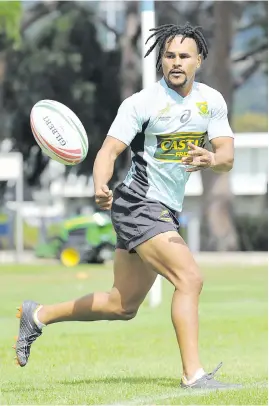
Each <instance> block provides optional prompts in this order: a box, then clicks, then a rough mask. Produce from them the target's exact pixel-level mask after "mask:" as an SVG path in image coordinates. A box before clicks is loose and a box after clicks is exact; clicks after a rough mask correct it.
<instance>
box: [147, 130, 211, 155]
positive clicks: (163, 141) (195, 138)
mask: <svg viewBox="0 0 269 406" xmlns="http://www.w3.org/2000/svg"><path fill="white" fill-rule="evenodd" d="M206 134H207V133H206V132H205V133H174V134H166V135H157V136H156V137H157V146H156V151H155V153H154V158H155V159H158V160H159V161H165V162H180V161H181V160H182V157H184V156H187V155H188V151H189V146H188V142H191V143H193V144H194V145H197V146H198V147H202V146H204V143H205V136H206Z"/></svg>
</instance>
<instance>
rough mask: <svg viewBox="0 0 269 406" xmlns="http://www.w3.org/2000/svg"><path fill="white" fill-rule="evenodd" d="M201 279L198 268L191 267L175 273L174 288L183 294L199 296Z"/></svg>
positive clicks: (201, 284) (201, 285) (201, 286)
mask: <svg viewBox="0 0 269 406" xmlns="http://www.w3.org/2000/svg"><path fill="white" fill-rule="evenodd" d="M203 283H204V281H203V277H202V275H201V273H200V270H199V269H198V267H196V266H193V267H190V268H188V269H185V270H183V271H181V272H178V273H176V277H175V283H174V285H175V288H176V289H178V290H182V291H184V292H185V293H193V294H198V295H199V294H200V292H201V290H202V288H203Z"/></svg>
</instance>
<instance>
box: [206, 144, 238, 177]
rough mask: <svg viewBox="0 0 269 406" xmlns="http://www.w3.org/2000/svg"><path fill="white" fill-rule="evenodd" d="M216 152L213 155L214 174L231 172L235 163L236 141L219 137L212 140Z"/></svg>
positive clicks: (212, 166) (212, 167)
mask: <svg viewBox="0 0 269 406" xmlns="http://www.w3.org/2000/svg"><path fill="white" fill-rule="evenodd" d="M211 145H212V147H213V151H214V152H210V154H212V155H213V156H212V161H211V165H210V167H211V169H213V171H214V172H229V171H230V170H231V169H232V167H233V163H234V139H233V138H231V137H219V138H213V139H212V140H211Z"/></svg>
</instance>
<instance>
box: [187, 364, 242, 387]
mask: <svg viewBox="0 0 269 406" xmlns="http://www.w3.org/2000/svg"><path fill="white" fill-rule="evenodd" d="M221 366H222V362H221V363H220V364H219V365H218V366H217V367H216V368H215V369H214V371H213V372H210V373H209V374H205V375H203V376H202V377H201V378H199V379H197V380H196V381H195V382H193V383H191V384H189V385H188V384H186V383H184V382H183V380H181V382H180V387H181V388H183V389H211V390H214V389H215V390H217V389H236V388H237V389H238V388H241V387H242V385H237V384H232V383H224V382H219V381H216V380H215V379H214V376H215V374H216V372H217V371H218V370H219V369H220V368H221Z"/></svg>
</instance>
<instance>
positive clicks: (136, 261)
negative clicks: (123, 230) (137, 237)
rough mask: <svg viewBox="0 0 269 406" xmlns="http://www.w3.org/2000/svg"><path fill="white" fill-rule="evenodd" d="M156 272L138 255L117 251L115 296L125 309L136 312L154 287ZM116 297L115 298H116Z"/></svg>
mask: <svg viewBox="0 0 269 406" xmlns="http://www.w3.org/2000/svg"><path fill="white" fill-rule="evenodd" d="M156 276H157V274H156V272H155V271H153V270H152V268H151V267H150V265H148V264H145V263H144V262H143V261H142V260H141V258H140V257H139V255H138V254H136V253H134V254H130V253H129V252H128V251H127V250H124V249H116V251H115V259H114V284H113V289H112V290H113V295H115V296H116V297H117V301H118V300H120V302H121V306H122V308H123V309H132V310H136V309H138V307H139V306H140V304H141V303H142V302H143V301H144V299H145V297H146V296H147V293H148V292H149V290H150V288H151V287H152V285H153V283H154V281H155V279H156ZM115 296H114V297H115Z"/></svg>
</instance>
